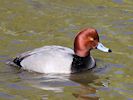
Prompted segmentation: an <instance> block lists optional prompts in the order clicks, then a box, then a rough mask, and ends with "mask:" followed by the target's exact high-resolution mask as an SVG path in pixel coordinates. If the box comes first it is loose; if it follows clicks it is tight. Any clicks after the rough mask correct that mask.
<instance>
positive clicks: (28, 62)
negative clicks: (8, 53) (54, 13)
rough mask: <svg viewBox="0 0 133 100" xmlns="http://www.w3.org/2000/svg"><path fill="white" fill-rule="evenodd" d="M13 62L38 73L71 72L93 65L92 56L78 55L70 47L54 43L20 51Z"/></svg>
mask: <svg viewBox="0 0 133 100" xmlns="http://www.w3.org/2000/svg"><path fill="white" fill-rule="evenodd" d="M81 60H84V61H81ZM85 60H86V61H85ZM82 62H83V63H84V64H82ZM87 62H88V63H87ZM14 63H16V64H17V65H19V66H20V67H22V68H23V69H27V70H30V71H36V72H39V73H73V72H79V71H81V70H85V69H90V68H92V67H94V66H95V61H94V59H93V58H92V57H90V56H88V57H79V56H76V55H75V54H74V51H73V50H72V49H70V48H67V47H63V46H55V45H53V46H44V47H41V48H38V49H35V50H33V51H28V52H25V53H22V54H21V55H19V56H18V57H16V58H15V59H14ZM85 64H86V65H85ZM84 65H85V66H84ZM55 66H56V67H55ZM76 66H77V67H76ZM78 66H79V67H78ZM80 67H81V68H80Z"/></svg>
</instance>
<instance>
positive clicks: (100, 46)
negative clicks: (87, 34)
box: [96, 43, 112, 52]
mask: <svg viewBox="0 0 133 100" xmlns="http://www.w3.org/2000/svg"><path fill="white" fill-rule="evenodd" d="M96 48H97V49H98V50H100V51H103V52H112V50H111V49H109V48H106V47H105V46H104V45H103V44H102V43H98V45H97V47H96Z"/></svg>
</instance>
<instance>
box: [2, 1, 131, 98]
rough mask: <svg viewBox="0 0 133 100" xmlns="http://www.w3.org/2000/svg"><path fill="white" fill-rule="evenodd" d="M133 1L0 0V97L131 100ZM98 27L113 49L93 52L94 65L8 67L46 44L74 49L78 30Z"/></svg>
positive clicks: (108, 45) (106, 43) (105, 40)
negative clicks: (76, 68)
mask: <svg viewBox="0 0 133 100" xmlns="http://www.w3.org/2000/svg"><path fill="white" fill-rule="evenodd" d="M132 5H133V2H132V0H112V1H111V0H110V1H106V0H93V1H88V0H74V1H68V0H65V1H61V0H56V1H55V0H51V1H49V0H3V1H0V13H1V14H0V99H1V100H9V99H10V100H47V99H48V100H77V99H79V100H133V78H132V76H133V71H132V65H133V62H132V61H133V44H132V43H133V28H132V25H133V18H132V16H133V10H132V9H133V6H132ZM85 27H95V28H96V29H97V30H98V32H99V35H100V39H101V42H102V43H104V44H105V45H106V46H107V47H110V48H111V49H112V50H113V52H112V53H110V54H106V53H103V52H100V51H97V50H93V51H92V52H91V54H92V55H93V56H94V58H95V59H96V61H97V67H96V69H93V70H91V71H87V72H82V73H78V74H72V75H58V74H56V75H52V74H38V73H33V72H27V71H22V70H19V69H17V68H14V67H11V66H8V65H6V61H8V60H9V59H10V58H12V57H15V56H16V55H17V54H20V53H22V52H25V51H27V50H32V49H34V48H37V47H41V46H44V45H52V44H57V45H62V46H67V47H70V48H73V39H74V36H75V35H76V33H77V32H79V30H81V29H82V28H85Z"/></svg>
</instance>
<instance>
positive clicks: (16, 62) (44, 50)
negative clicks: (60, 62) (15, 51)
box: [12, 45, 74, 67]
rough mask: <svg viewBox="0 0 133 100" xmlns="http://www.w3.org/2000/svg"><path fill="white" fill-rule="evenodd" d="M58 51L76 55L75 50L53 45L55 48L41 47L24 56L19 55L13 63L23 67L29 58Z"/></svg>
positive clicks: (23, 54)
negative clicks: (22, 64) (22, 62)
mask: <svg viewBox="0 0 133 100" xmlns="http://www.w3.org/2000/svg"><path fill="white" fill-rule="evenodd" d="M57 50H58V51H59V52H65V53H70V54H74V52H73V50H72V49H69V48H67V47H62V46H55V45H53V46H44V47H41V48H37V49H34V50H32V51H28V52H25V53H22V54H20V55H18V56H17V57H15V58H14V59H13V61H12V62H13V63H14V64H16V65H18V66H20V67H22V66H21V61H22V60H24V59H25V58H27V57H29V56H32V55H36V54H39V53H42V52H54V51H57Z"/></svg>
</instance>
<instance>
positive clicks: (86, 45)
mask: <svg viewBox="0 0 133 100" xmlns="http://www.w3.org/2000/svg"><path fill="white" fill-rule="evenodd" d="M92 49H98V50H100V51H103V52H112V50H111V49H109V48H107V47H105V46H104V45H103V44H102V43H100V41H99V35H98V32H97V30H96V29H95V28H85V29H82V30H81V31H80V32H78V33H77V35H76V37H75V39H74V49H71V48H68V47H64V46H58V45H50V46H43V47H40V48H37V49H34V50H31V51H27V52H24V53H22V54H19V55H18V56H16V57H15V58H13V60H12V62H13V63H14V65H16V66H18V67H19V68H21V69H24V70H27V71H32V72H38V73H46V74H47V73H57V74H60V73H66V74H71V73H77V72H82V71H85V70H90V69H92V68H95V66H96V61H95V59H94V58H93V57H92V56H91V54H90V51H91V50H92Z"/></svg>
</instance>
